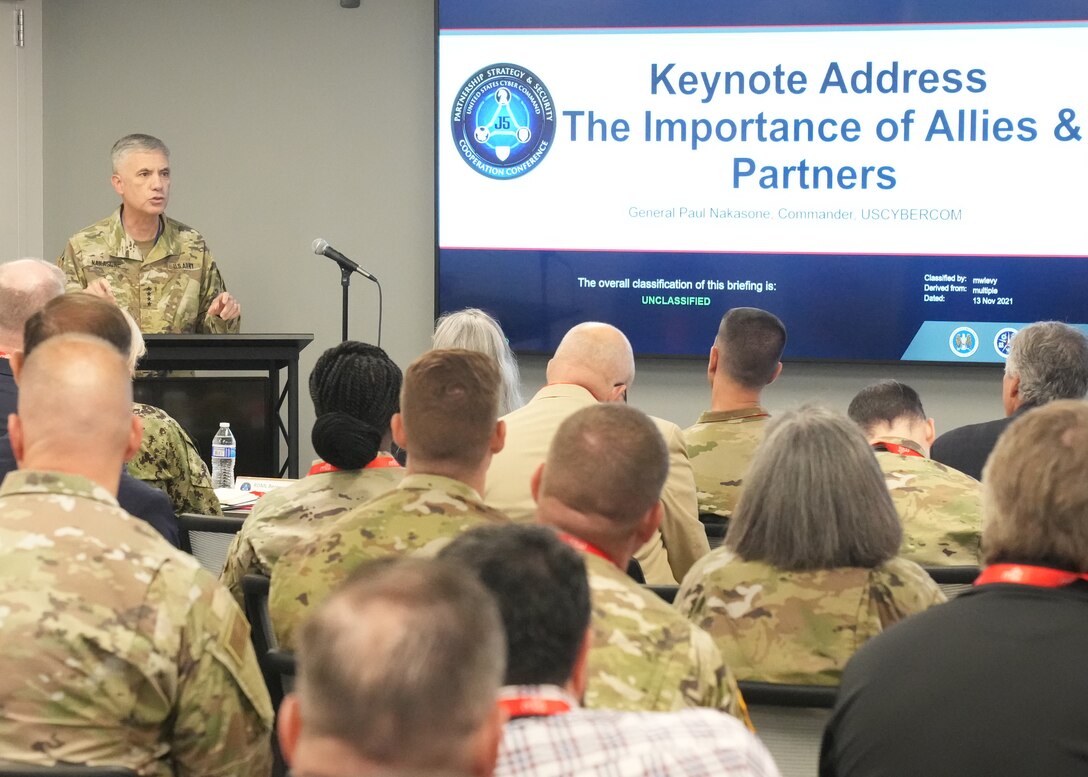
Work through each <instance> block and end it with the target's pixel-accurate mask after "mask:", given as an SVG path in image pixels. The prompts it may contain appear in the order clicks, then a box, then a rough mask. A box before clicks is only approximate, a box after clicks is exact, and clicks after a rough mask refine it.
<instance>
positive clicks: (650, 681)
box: [585, 555, 739, 714]
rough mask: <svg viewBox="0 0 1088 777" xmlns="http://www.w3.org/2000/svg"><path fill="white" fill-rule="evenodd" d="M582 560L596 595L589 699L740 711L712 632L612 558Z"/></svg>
mask: <svg viewBox="0 0 1088 777" xmlns="http://www.w3.org/2000/svg"><path fill="white" fill-rule="evenodd" d="M585 561H586V568H587V571H588V572H589V578H590V587H591V592H592V603H593V615H592V632H593V644H592V647H591V649H590V654H589V666H588V675H589V676H588V681H589V682H588V687H587V690H586V706H587V707H590V708H601V709H621V710H655V711H667V710H677V709H681V708H684V707H697V706H698V707H714V708H718V709H723V710H725V711H727V712H731V713H733V714H737V713H738V712H739V702H738V696H737V694H736V691H735V688H734V687H733V683H732V677H731V675H730V674H729V672H728V670H727V669H726V667H725V665H724V664H723V663H722V658H721V654H720V652H719V651H718V650H717V648H716V647H715V646H714V645H713V643H712V641H711V640H710V639H709V638H708V637H707V635H704V634H701V632H699V630H698V629H696V628H694V627H693V626H692V624H690V623H688V622H686V621H685V620H684V619H683V617H682V616H680V615H679V613H677V612H676V611H675V610H673V609H672V608H671V607H669V606H668V605H667V604H665V603H664V602H663V601H662V600H661V599H659V598H658V597H657V596H656V595H654V594H653V593H651V592H650V591H647V590H645V589H643V588H641V587H640V586H639V585H638V584H637V583H635V582H634V581H632V580H631V579H630V578H628V577H627V576H626V575H625V574H624V572H623V571H622V570H620V569H617V568H616V567H615V566H614V565H613V564H611V562H608V561H605V560H603V559H600V558H597V557H596V556H590V555H586V556H585Z"/></svg>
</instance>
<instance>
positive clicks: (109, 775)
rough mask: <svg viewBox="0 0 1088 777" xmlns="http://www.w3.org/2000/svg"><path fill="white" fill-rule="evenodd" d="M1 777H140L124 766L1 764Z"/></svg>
mask: <svg viewBox="0 0 1088 777" xmlns="http://www.w3.org/2000/svg"><path fill="white" fill-rule="evenodd" d="M0 777H139V776H138V773H137V772H134V771H133V770H132V769H126V768H124V767H123V766H71V765H62V764H57V765H56V766H17V765H4V764H3V763H0Z"/></svg>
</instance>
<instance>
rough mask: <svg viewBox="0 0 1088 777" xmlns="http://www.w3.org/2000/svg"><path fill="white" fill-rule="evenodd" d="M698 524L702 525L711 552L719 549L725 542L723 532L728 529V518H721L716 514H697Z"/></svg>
mask: <svg viewBox="0 0 1088 777" xmlns="http://www.w3.org/2000/svg"><path fill="white" fill-rule="evenodd" d="M699 522H700V523H701V524H702V525H703V531H705V532H706V541H707V542H708V543H709V544H710V549H711V550H714V548H717V547H720V546H721V544H722V543H723V542H725V532H726V531H728V529H729V519H728V518H723V517H721V516H720V515H717V514H716V513H699Z"/></svg>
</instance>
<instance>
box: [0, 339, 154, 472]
mask: <svg viewBox="0 0 1088 777" xmlns="http://www.w3.org/2000/svg"><path fill="white" fill-rule="evenodd" d="M20 380H21V382H20V386H19V412H18V414H17V416H12V417H11V418H10V419H9V431H10V433H11V444H12V450H13V451H14V453H15V458H16V461H18V463H19V468H20V469H45V470H55V471H59V472H69V473H73V474H77V475H83V476H85V477H88V478H90V479H92V480H94V481H95V482H97V483H99V484H100V485H102V486H103V487H105V488H107V489H109V490H111V491H113V492H116V489H117V482H118V479H119V477H120V473H121V465H122V464H123V463H124V462H125V460H126V459H127V458H128V457H129V456H131V455H132V453H133V452H134V451H135V450H136V448H137V447H138V446H139V442H140V427H139V421H138V419H136V418H135V417H134V416H133V415H132V381H131V380H130V378H129V371H128V364H127V363H126V361H125V359H124V358H123V357H122V356H121V354H120V353H118V352H117V349H116V348H114V347H113V346H112V345H110V344H109V343H107V342H105V341H103V340H100V339H99V338H97V337H90V336H88V335H78V334H65V335H58V336H56V337H52V338H50V339H49V340H48V341H46V342H44V343H42V344H41V345H39V346H38V347H37V348H35V349H34V352H33V353H32V354H31V355H29V356H28V357H27V359H26V361H25V363H24V364H23V367H22V373H21V379H20ZM103 481H105V482H103Z"/></svg>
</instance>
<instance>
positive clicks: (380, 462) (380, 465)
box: [306, 456, 400, 475]
mask: <svg viewBox="0 0 1088 777" xmlns="http://www.w3.org/2000/svg"><path fill="white" fill-rule="evenodd" d="M399 466H400V463H399V462H398V461H397V460H396V459H394V458H393V457H392V456H378V457H376V458H375V459H374V460H373V461H372V462H370V463H369V464H367V465H366V466H365V467H363V469H388V468H390V467H399ZM326 472H341V469H340V468H339V467H334V466H333V465H332V464H329V463H328V462H327V461H319V462H317V464H314V465H313V466H312V467H310V471H309V472H307V473H306V474H307V475H322V474H324V473H326Z"/></svg>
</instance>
